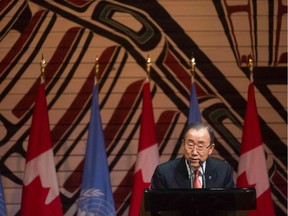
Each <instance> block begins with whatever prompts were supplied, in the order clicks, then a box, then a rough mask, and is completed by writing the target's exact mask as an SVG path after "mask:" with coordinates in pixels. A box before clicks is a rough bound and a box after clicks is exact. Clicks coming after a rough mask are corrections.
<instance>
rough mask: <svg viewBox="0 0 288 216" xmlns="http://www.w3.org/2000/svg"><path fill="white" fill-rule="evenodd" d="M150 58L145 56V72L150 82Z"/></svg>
mask: <svg viewBox="0 0 288 216" xmlns="http://www.w3.org/2000/svg"><path fill="white" fill-rule="evenodd" d="M151 65H152V63H151V58H150V57H149V54H148V56H147V61H146V71H147V74H148V79H149V80H150V69H151Z"/></svg>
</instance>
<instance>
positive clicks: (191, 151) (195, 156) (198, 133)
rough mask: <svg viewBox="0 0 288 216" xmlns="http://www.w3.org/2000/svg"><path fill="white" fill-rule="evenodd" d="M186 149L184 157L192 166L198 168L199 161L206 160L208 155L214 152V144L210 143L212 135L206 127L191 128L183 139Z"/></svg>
mask: <svg viewBox="0 0 288 216" xmlns="http://www.w3.org/2000/svg"><path fill="white" fill-rule="evenodd" d="M182 145H183V149H184V157H185V158H186V160H188V161H189V162H190V164H191V167H193V168H195V169H197V168H199V166H200V164H199V161H200V160H201V161H203V162H204V161H206V159H207V158H208V156H209V155H210V154H212V152H213V149H214V146H215V145H214V144H210V136H209V133H208V130H207V129H206V128H202V129H199V130H195V129H190V130H189V131H188V132H187V133H186V135H185V138H184V140H182Z"/></svg>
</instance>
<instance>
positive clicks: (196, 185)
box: [193, 170, 202, 188]
mask: <svg viewBox="0 0 288 216" xmlns="http://www.w3.org/2000/svg"><path fill="white" fill-rule="evenodd" d="M193 188H202V186H201V183H200V179H199V170H195V171H194V181H193Z"/></svg>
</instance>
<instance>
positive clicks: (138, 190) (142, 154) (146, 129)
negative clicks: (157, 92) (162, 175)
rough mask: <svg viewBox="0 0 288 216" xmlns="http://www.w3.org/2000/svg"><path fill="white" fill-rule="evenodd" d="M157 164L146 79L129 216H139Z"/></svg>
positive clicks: (148, 86)
mask: <svg viewBox="0 0 288 216" xmlns="http://www.w3.org/2000/svg"><path fill="white" fill-rule="evenodd" d="M158 164H159V152H158V142H157V136H156V127H155V123H154V115H153V108H152V100H151V96H150V83H149V79H146V80H145V82H144V85H143V104H142V115H141V128H140V138H139V145H138V156H137V161H136V165H135V172H134V181H133V189H132V195H131V203H130V209H129V216H137V215H139V214H140V206H141V201H142V195H143V191H144V189H145V188H149V187H150V183H151V178H152V175H153V172H154V170H155V168H156V166H157V165H158Z"/></svg>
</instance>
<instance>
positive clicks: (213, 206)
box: [141, 188, 256, 216]
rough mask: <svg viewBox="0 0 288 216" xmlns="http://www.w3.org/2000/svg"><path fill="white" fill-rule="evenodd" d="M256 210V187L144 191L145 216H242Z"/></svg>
mask: <svg viewBox="0 0 288 216" xmlns="http://www.w3.org/2000/svg"><path fill="white" fill-rule="evenodd" d="M253 209H256V190H255V188H205V189H144V193H143V197H142V205H141V215H142V216H172V215H173V216H190V215H191V216H193V215H195V216H200V215H201V216H206V215H207V216H208V215H209V216H223V215H229V216H230V215H231V216H235V215H236V216H242V215H248V210H253Z"/></svg>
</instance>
